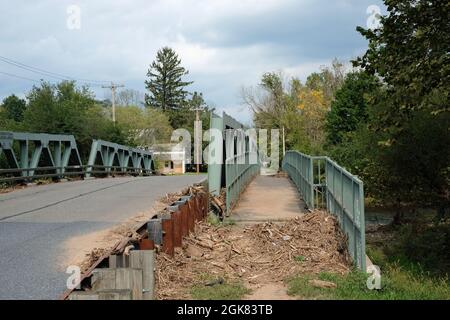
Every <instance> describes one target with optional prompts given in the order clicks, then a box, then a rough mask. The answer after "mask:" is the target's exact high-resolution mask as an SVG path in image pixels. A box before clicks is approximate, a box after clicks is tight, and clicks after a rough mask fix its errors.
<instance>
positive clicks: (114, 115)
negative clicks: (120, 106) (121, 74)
mask: <svg viewBox="0 0 450 320" xmlns="http://www.w3.org/2000/svg"><path fill="white" fill-rule="evenodd" d="M123 87H125V86H124V85H123V84H115V83H114V82H111V85H110V86H102V88H104V89H111V96H112V121H113V122H114V124H116V89H117V88H123Z"/></svg>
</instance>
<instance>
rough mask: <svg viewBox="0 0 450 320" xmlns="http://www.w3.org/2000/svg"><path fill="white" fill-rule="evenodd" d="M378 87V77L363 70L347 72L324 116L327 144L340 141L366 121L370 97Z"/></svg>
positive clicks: (334, 143)
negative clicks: (329, 108)
mask: <svg viewBox="0 0 450 320" xmlns="http://www.w3.org/2000/svg"><path fill="white" fill-rule="evenodd" d="M379 87H380V83H379V81H378V79H377V78H376V77H374V76H371V75H368V74H367V73H365V72H361V71H359V72H352V73H349V74H347V76H346V77H345V80H344V83H343V85H342V87H341V88H340V89H339V90H337V92H336V95H335V98H334V101H333V102H332V103H331V110H330V112H329V113H328V114H327V117H326V134H327V143H328V144H330V145H336V144H339V143H341V142H342V141H343V138H344V136H345V135H346V134H347V133H349V132H353V131H355V130H356V129H357V128H358V127H359V126H360V125H361V124H365V123H366V121H367V118H368V111H367V109H368V104H370V102H371V101H370V98H371V97H372V96H373V95H375V94H376V93H377V91H378V88H379Z"/></svg>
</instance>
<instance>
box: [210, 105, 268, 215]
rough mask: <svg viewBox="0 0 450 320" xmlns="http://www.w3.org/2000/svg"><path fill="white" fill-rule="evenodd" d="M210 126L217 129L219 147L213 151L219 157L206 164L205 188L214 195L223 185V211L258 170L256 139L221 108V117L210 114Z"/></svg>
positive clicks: (228, 211) (233, 201)
mask: <svg viewBox="0 0 450 320" xmlns="http://www.w3.org/2000/svg"><path fill="white" fill-rule="evenodd" d="M211 129H212V130H216V131H218V132H220V133H221V137H220V139H221V141H220V142H218V144H217V147H218V149H220V150H216V151H215V152H218V154H220V155H221V157H222V158H223V160H222V161H221V162H220V161H219V162H220V163H210V164H208V185H209V192H210V193H211V194H213V195H215V196H218V195H220V192H221V191H222V190H223V188H225V192H226V211H227V214H229V213H230V211H231V209H232V208H233V207H234V205H235V204H236V203H237V201H238V199H239V196H240V194H241V193H242V192H243V191H244V189H245V187H246V186H247V185H248V184H249V183H250V181H251V180H252V179H253V177H255V175H257V174H258V173H259V170H260V161H259V155H258V151H257V148H256V141H252V139H250V137H248V136H246V134H245V132H244V130H245V127H244V125H243V124H241V123H239V122H238V121H237V120H235V119H233V118H232V117H230V116H229V115H227V114H226V113H225V112H224V113H223V115H222V117H220V116H218V115H216V114H211ZM216 142H217V141H216ZM211 150H212V149H210V152H211Z"/></svg>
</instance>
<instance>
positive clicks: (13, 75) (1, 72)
mask: <svg viewBox="0 0 450 320" xmlns="http://www.w3.org/2000/svg"><path fill="white" fill-rule="evenodd" d="M0 74H4V75H6V76H9V77H14V78H18V79H23V80H28V81H32V82H37V83H40V81H39V80H36V79H31V78H27V77H22V76H18V75H16V74H12V73H8V72H3V71H0Z"/></svg>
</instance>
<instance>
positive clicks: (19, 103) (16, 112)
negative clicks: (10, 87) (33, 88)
mask: <svg viewBox="0 0 450 320" xmlns="http://www.w3.org/2000/svg"><path fill="white" fill-rule="evenodd" d="M26 107H27V105H26V101H25V100H23V99H20V98H18V97H17V96H16V95H14V94H13V95H10V96H9V97H6V98H5V99H3V104H2V108H3V110H4V116H5V117H6V118H8V119H11V120H13V121H16V122H20V121H22V120H23V114H24V112H25V109H26Z"/></svg>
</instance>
